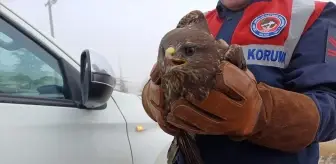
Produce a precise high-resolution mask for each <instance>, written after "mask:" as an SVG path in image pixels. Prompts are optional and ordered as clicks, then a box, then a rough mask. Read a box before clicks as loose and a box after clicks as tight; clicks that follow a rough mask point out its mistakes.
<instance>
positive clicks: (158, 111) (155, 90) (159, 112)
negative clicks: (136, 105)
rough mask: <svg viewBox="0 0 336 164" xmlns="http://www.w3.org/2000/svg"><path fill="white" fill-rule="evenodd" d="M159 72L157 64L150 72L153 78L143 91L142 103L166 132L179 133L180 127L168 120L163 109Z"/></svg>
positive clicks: (149, 114)
mask: <svg viewBox="0 0 336 164" xmlns="http://www.w3.org/2000/svg"><path fill="white" fill-rule="evenodd" d="M159 72H160V71H159V70H158V68H157V67H156V64H155V65H154V66H153V68H152V71H151V74H150V77H151V78H150V80H149V81H148V83H147V84H146V85H145V87H144V89H143V91H142V105H143V107H144V109H145V111H146V113H147V114H148V116H149V117H151V118H152V119H153V120H154V121H156V122H157V123H158V124H159V126H160V128H161V129H162V130H163V131H164V132H166V133H168V134H170V135H174V134H177V132H178V129H177V128H176V127H174V126H172V125H170V124H169V123H167V121H166V118H165V117H166V116H167V113H164V110H163V105H164V104H163V101H164V99H163V92H162V89H161V88H160V86H159V83H160V75H159Z"/></svg>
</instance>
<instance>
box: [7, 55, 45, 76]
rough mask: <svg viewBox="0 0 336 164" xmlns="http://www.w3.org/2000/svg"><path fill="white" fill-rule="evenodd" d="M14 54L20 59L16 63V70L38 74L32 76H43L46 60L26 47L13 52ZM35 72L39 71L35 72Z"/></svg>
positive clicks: (26, 73) (27, 73)
mask: <svg viewBox="0 0 336 164" xmlns="http://www.w3.org/2000/svg"><path fill="white" fill-rule="evenodd" d="M12 54H13V55H14V56H16V57H17V58H18V60H19V62H18V63H17V64H16V65H15V72H17V73H22V74H25V75H36V76H37V77H31V78H38V77H41V76H43V73H42V70H41V68H42V66H43V65H44V62H42V61H41V60H40V59H38V58H37V57H36V56H35V55H33V54H31V52H29V51H27V50H26V49H20V51H18V52H13V53H12ZM34 72H38V73H36V74H34Z"/></svg>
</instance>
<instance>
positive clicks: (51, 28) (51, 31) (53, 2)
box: [44, 0, 57, 38]
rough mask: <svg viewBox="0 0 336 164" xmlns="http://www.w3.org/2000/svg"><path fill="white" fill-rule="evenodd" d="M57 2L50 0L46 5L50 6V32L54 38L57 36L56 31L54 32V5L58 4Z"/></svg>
mask: <svg viewBox="0 0 336 164" xmlns="http://www.w3.org/2000/svg"><path fill="white" fill-rule="evenodd" d="M56 2H57V0H48V2H47V3H46V4H45V5H44V6H47V7H48V12H49V24H50V33H51V36H52V37H53V38H54V37H55V32H54V20H53V15H52V5H54V4H56Z"/></svg>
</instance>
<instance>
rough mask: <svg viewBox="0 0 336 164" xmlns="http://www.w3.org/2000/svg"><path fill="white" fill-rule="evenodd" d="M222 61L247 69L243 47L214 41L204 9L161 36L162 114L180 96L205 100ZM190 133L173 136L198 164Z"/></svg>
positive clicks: (167, 111)
mask: <svg viewBox="0 0 336 164" xmlns="http://www.w3.org/2000/svg"><path fill="white" fill-rule="evenodd" d="M222 61H229V62H231V63H232V64H234V65H236V66H237V67H239V68H241V69H243V70H246V62H245V59H244V55H243V50H242V48H241V47H240V46H238V45H230V46H229V45H227V43H226V42H225V41H223V40H216V39H215V38H214V37H213V36H212V35H211V33H210V31H209V28H208V24H207V20H206V18H205V16H204V14H203V12H201V11H199V10H194V11H191V12H190V13H188V14H187V15H185V16H184V17H183V18H182V19H181V20H180V21H179V23H178V25H177V27H176V28H175V29H173V30H171V31H169V32H168V33H167V34H166V35H165V36H164V37H163V38H162V40H161V43H160V46H159V52H158V58H157V67H158V70H160V71H161V72H160V74H161V82H160V85H161V87H162V89H163V90H164V98H165V108H164V109H165V113H166V114H168V113H169V109H170V105H171V103H172V102H173V101H174V100H177V99H179V98H181V97H184V98H188V99H189V100H197V101H202V100H204V99H205V98H206V97H207V96H208V94H209V92H210V90H211V89H213V88H214V85H215V82H216V81H215V76H216V74H218V73H220V69H219V66H220V63H221V62H222ZM191 136H193V135H189V134H188V133H186V132H182V133H181V134H179V136H175V139H177V141H178V145H179V147H180V148H181V150H182V153H183V154H184V155H185V158H187V159H186V162H187V163H188V164H200V163H202V162H201V161H200V159H199V158H200V157H198V156H199V155H197V153H196V154H195V152H197V151H196V150H194V149H196V147H195V145H194V144H195V143H194V142H193V140H192V139H193V137H191ZM195 158H198V159H195Z"/></svg>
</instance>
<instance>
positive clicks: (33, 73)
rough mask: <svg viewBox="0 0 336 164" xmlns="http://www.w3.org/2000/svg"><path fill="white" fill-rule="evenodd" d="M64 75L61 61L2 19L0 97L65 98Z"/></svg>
mask: <svg viewBox="0 0 336 164" xmlns="http://www.w3.org/2000/svg"><path fill="white" fill-rule="evenodd" d="M0 18H1V17H0ZM61 72H62V71H61V69H60V67H59V64H58V61H57V59H55V58H54V57H53V56H52V55H51V54H50V53H48V52H47V51H46V50H44V49H43V48H42V47H40V46H39V45H38V44H36V43H35V42H34V41H32V40H31V39H30V38H29V37H27V36H26V35H24V34H23V33H21V32H20V31H19V30H18V29H16V28H15V27H13V26H11V25H10V24H8V23H7V22H6V21H5V20H3V19H0V94H10V95H12V96H33V97H45V98H61V99H63V98H64V97H65V96H64V94H63V86H64V84H63V77H62V73H61Z"/></svg>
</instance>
